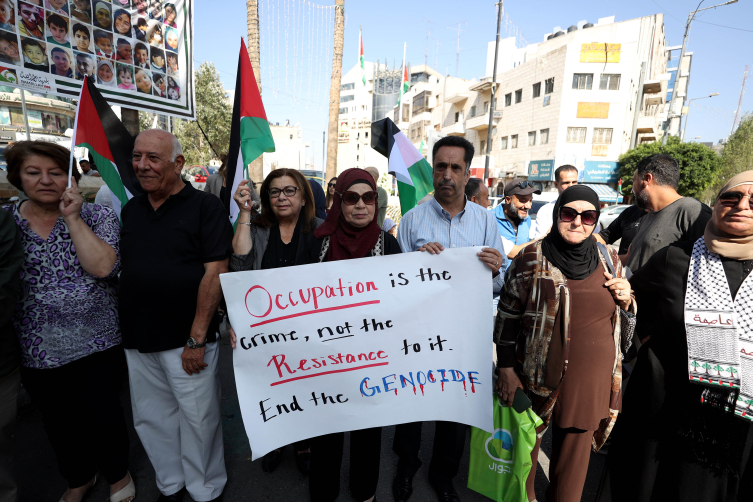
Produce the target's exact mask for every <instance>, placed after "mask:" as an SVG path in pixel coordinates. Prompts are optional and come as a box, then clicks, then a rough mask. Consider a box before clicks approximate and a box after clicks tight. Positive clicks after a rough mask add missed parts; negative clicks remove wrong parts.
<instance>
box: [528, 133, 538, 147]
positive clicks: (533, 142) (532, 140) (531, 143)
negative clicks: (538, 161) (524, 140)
mask: <svg viewBox="0 0 753 502" xmlns="http://www.w3.org/2000/svg"><path fill="white" fill-rule="evenodd" d="M528 146H536V131H531V132H529V133H528Z"/></svg>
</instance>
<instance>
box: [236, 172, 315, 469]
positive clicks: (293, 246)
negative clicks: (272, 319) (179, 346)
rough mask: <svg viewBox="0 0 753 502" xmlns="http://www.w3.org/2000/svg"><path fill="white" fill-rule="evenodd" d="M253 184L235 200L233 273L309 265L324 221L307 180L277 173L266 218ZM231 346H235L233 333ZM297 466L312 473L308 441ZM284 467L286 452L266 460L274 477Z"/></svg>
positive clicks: (265, 195) (264, 193)
mask: <svg viewBox="0 0 753 502" xmlns="http://www.w3.org/2000/svg"><path fill="white" fill-rule="evenodd" d="M253 195H254V194H253V192H252V189H251V188H250V187H249V186H248V181H246V180H244V181H241V182H240V184H239V185H238V188H237V190H236V191H235V194H234V195H233V199H234V200H235V202H236V204H238V208H239V209H240V213H239V215H238V224H237V225H236V229H235V236H234V237H233V254H232V256H231V257H230V264H229V266H228V269H229V270H230V271H231V272H238V271H242V270H267V269H270V268H281V267H290V266H293V265H303V264H306V263H308V261H309V256H310V254H311V249H312V248H314V247H315V246H316V244H317V243H316V240H315V239H314V230H315V229H316V228H317V227H318V226H319V225H320V224H321V223H322V220H320V219H318V218H316V217H315V216H314V211H315V207H314V194H313V193H312V192H311V186H310V185H309V183H308V182H307V181H306V178H304V177H303V175H302V174H301V173H300V171H297V170H295V169H275V170H274V171H272V172H271V173H269V175H268V176H267V177H266V178H265V179H264V183H262V185H261V190H260V200H261V214H259V213H257V212H256V211H255V208H256V207H257V206H258V203H257V202H255V201H254V200H253V198H252V197H253ZM230 344H231V345H232V347H233V348H235V346H236V336H235V332H234V331H233V330H232V328H231V330H230ZM295 449H296V452H297V455H296V466H297V467H298V470H299V471H301V473H302V474H304V475H306V474H308V471H309V462H310V452H309V444H308V441H299V442H297V443H295ZM281 461H282V448H280V449H278V450H272V451H271V452H269V453H267V454H266V455H264V458H263V459H262V462H261V467H262V469H263V470H264V471H265V472H272V471H274V470H275V469H277V467H278V466H279V465H280V462H281Z"/></svg>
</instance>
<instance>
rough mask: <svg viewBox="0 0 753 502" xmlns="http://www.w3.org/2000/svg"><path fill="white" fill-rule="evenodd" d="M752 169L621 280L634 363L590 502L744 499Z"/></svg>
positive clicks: (752, 358)
mask: <svg viewBox="0 0 753 502" xmlns="http://www.w3.org/2000/svg"><path fill="white" fill-rule="evenodd" d="M752 195H753V171H746V172H743V173H740V174H738V175H736V176H734V177H732V178H731V179H730V180H729V181H728V182H727V184H726V185H724V187H723V188H722V189H721V191H720V192H719V194H718V195H717V198H716V200H715V202H714V206H713V211H712V216H711V220H709V222H708V223H707V224H706V228H705V231H704V234H703V236H702V237H701V238H699V239H697V240H689V241H684V242H679V243H677V244H673V245H671V246H669V247H666V248H664V249H661V250H659V251H657V252H656V253H654V255H653V256H652V257H651V258H649V260H648V261H647V262H646V264H645V265H643V266H642V267H641V268H640V269H639V270H638V271H637V272H636V273H635V274H634V275H633V277H631V279H630V283H631V284H632V286H633V288H634V290H635V296H636V298H637V299H638V300H640V303H641V312H640V315H639V317H638V328H639V330H638V333H639V334H640V336H641V342H642V345H641V348H640V351H639V352H638V363H637V364H636V365H635V371H634V372H633V374H632V375H631V377H630V382H629V383H628V388H627V390H626V394H625V406H624V409H625V413H624V414H623V415H622V416H621V417H620V420H619V422H620V425H619V433H618V434H616V435H615V437H614V440H613V441H612V445H611V446H610V448H609V457H608V460H607V476H606V479H605V483H604V484H603V486H602V493H601V497H600V499H599V500H600V501H603V502H609V501H620V502H622V501H625V502H627V501H630V502H648V501H649V500H652V501H653V500H674V501H681V502H689V501H695V500H708V501H712V500H713V501H743V500H746V501H750V500H753V422H752V421H751V417H750V415H751V413H753V276H752V275H751V274H750V272H751V270H753V210H751V207H752V204H751V201H750V199H751V196H752Z"/></svg>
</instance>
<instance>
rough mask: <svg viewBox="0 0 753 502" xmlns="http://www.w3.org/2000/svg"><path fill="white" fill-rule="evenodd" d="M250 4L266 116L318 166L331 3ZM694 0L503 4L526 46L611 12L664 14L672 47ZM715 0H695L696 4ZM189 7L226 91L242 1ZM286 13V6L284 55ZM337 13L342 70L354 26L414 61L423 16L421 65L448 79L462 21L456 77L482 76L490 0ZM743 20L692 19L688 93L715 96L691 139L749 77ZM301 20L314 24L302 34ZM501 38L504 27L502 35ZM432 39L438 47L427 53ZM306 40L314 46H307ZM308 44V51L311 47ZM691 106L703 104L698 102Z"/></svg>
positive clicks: (742, 5) (725, 118)
mask: <svg viewBox="0 0 753 502" xmlns="http://www.w3.org/2000/svg"><path fill="white" fill-rule="evenodd" d="M259 1H260V3H261V6H262V26H261V29H262V63H263V64H264V63H265V61H266V62H267V63H269V61H272V64H271V66H272V70H271V71H270V70H269V68H267V70H266V72H265V70H264V69H262V87H263V90H262V98H263V100H264V105H265V108H266V111H267V117H268V118H269V120H270V121H272V122H280V123H284V122H285V121H286V120H290V123H291V124H296V123H300V125H301V127H303V133H304V139H305V140H306V141H307V142H308V143H310V144H311V145H312V148H310V149H309V150H308V156H309V157H313V159H314V162H315V166H316V168H317V169H319V168H320V167H321V162H322V131H325V130H326V129H327V120H328V115H327V101H328V99H329V75H328V74H326V73H323V71H324V70H325V69H326V67H325V65H324V58H323V54H324V50H325V48H324V47H322V45H321V41H322V40H324V38H325V37H324V32H323V31H318V30H317V28H321V27H322V25H323V24H324V20H325V16H324V15H325V14H329V13H331V12H332V10H331V9H328V10H326V11H324V10H321V9H311V8H309V7H307V6H306V4H303V2H301V0H259ZM698 1H700V0H656V1H654V0H632V1H630V2H616V1H612V2H605V1H603V0H602V1H592V0H580V1H577V2H576V1H572V0H571V1H569V2H562V1H548V0H547V1H536V0H507V1H506V2H505V10H506V12H507V14H508V15H509V17H510V19H511V20H512V21H513V22H514V23H515V25H516V26H517V27H518V28H519V30H520V32H521V33H522V34H523V36H524V37H525V38H526V39H527V40H528V41H529V42H531V43H534V42H538V41H541V40H542V39H543V36H544V34H545V33H549V32H550V31H551V30H552V28H553V27H555V26H561V27H563V28H566V27H568V26H570V25H573V24H576V23H577V22H578V21H580V20H582V19H586V20H588V21H589V22H594V23H595V22H596V21H597V20H598V18H601V17H607V16H615V21H624V20H627V19H633V18H636V17H641V16H646V15H651V14H656V13H664V14H665V20H664V22H665V29H666V36H667V39H668V42H669V43H670V44H671V45H680V44H681V43H682V36H683V32H684V27H685V20H686V19H687V16H688V13H689V12H690V11H691V10H694V9H695V8H696V6H697V5H698ZM722 1H723V0H708V1H704V3H703V5H702V7H706V6H711V5H715V4H717V3H722ZM194 5H195V19H194V37H195V42H194V60H195V61H196V63H197V64H199V63H201V62H202V61H205V60H206V61H211V62H213V63H214V65H215V66H216V67H217V68H218V69H219V70H220V75H221V77H222V80H223V83H224V85H225V88H227V89H232V88H233V87H235V70H236V67H237V64H238V48H239V44H240V37H244V39H245V37H246V5H245V2H244V1H241V0H234V1H232V2H230V1H229V0H223V1H222V2H221V3H218V2H209V1H206V0H201V1H195V3H194ZM219 5H221V7H219ZM302 5H303V6H304V7H305V8H306V9H307V10H306V12H307V13H314V14H315V17H314V18H313V21H314V22H312V18H311V17H309V16H308V15H307V16H305V19H304V16H299V17H298V18H297V19H295V18H294V16H293V15H292V13H293V12H296V11H295V9H294V7H295V6H298V7H299V8H300V7H301V6H302ZM319 5H325V4H319ZM329 5H331V4H329ZM285 12H290V15H289V17H288V19H289V24H288V30H287V45H288V49H287V58H286V56H285V29H284V28H285V15H284V14H285ZM345 12H346V28H345V47H344V57H343V69H344V71H347V70H348V69H350V68H351V67H352V66H353V65H355V64H356V62H357V43H358V28H359V26H360V27H361V28H362V30H363V39H364V52H365V56H366V59H367V60H369V61H373V60H375V59H379V60H380V61H381V62H382V63H384V60H385V58H387V60H388V62H389V65H390V66H392V64H393V61H395V62H396V63H397V65H399V64H400V60H401V59H402V52H403V42H407V44H408V51H407V59H408V61H409V62H410V63H411V64H413V65H416V64H423V62H424V52H425V47H426V31H427V22H428V27H429V29H430V31H431V35H430V41H429V51H428V61H429V65H431V66H434V65H435V60H438V64H437V65H436V66H438V68H437V70H438V71H439V72H440V73H445V72H446V71H447V72H448V73H449V74H450V75H453V76H454V75H455V54H456V45H455V44H456V40H457V31H453V30H451V29H448V27H450V26H453V25H454V26H457V23H458V22H464V23H467V24H463V25H461V29H463V30H465V31H464V32H463V33H461V37H460V49H461V52H460V68H459V76H460V77H461V78H467V79H471V78H480V77H482V76H484V71H485V65H486V46H487V43H488V42H489V41H492V40H494V37H495V34H496V16H495V12H496V11H495V8H494V1H493V0H483V1H482V0H463V1H458V0H454V1H447V0H419V1H413V2H406V1H404V0H402V1H396V0H379V1H378V2H374V1H363V0H359V1H354V0H346V2H345ZM317 13H318V15H317ZM276 15H279V16H280V21H279V23H277V21H276V17H274V19H275V21H274V24H272V25H266V22H267V20H269V19H270V18H272V17H273V16H276ZM328 19H331V17H329V18H328ZM751 19H753V4H752V2H751V0H740V1H739V2H738V3H736V4H732V5H728V6H724V7H720V8H718V9H713V10H709V11H706V12H704V13H701V14H699V16H698V17H697V18H696V21H694V23H693V26H692V29H691V33H690V39H689V44H688V50H689V51H692V52H693V54H694V59H693V68H692V74H691V82H690V92H689V97H690V98H696V97H701V96H705V95H708V94H710V93H713V92H718V93H720V95H719V96H717V97H714V98H710V99H704V100H700V101H697V102H695V103H693V108H691V114H690V123H689V128H688V130H687V132H686V137H685V139H686V140H693V139H694V138H695V137H696V136H700V137H701V139H699V141H713V142H714V143H716V142H717V141H718V140H719V139H721V138H724V137H726V136H727V135H728V134H729V131H730V129H731V127H732V116H733V113H734V111H735V109H736V108H737V103H738V99H739V95H740V86H741V84H742V75H743V69H744V67H745V65H746V64H748V65H750V66H751V69H752V71H751V73H752V74H751V75H750V78H749V80H751V81H753V25H751V23H750V20H751ZM700 21H703V22H700ZM305 23H308V25H306V24H305ZM710 23H711V24H710ZM717 25H723V26H727V27H728V28H725V27H722V26H717ZM306 26H308V27H314V29H313V30H311V31H306V30H307V28H306ZM729 27H731V28H729ZM732 28H737V29H732ZM265 30H266V31H265ZM300 33H304V34H305V35H304V37H305V41H303V42H299V43H297V44H296V43H294V40H295V36H296V34H300ZM270 35H274V36H273V37H272V38H273V39H276V45H275V42H274V41H267V38H266V37H267V36H270ZM504 36H505V28H504V26H503V30H502V37H504ZM275 37H276V38H275ZM437 40H438V41H439V43H440V44H441V45H440V46H439V49H438V51H436V52H435V50H436V41H437ZM312 43H313V46H312V45H310V44H312ZM328 43H329V44H331V40H328ZM309 47H315V48H316V49H315V50H314V51H313V52H310V51H309ZM296 52H298V54H296ZM301 53H302V54H301ZM270 55H271V56H272V57H271V59H270ZM312 56H313V57H312ZM317 56H319V58H318V62H317ZM286 61H287V77H286V72H285V67H286V64H285V62H286ZM697 105H702V106H703V108H702V107H700V106H697ZM742 111H743V112H746V111H748V112H751V111H753V82H749V85H748V89H747V93H746V96H745V99H744V101H743V106H742ZM312 149H313V150H312Z"/></svg>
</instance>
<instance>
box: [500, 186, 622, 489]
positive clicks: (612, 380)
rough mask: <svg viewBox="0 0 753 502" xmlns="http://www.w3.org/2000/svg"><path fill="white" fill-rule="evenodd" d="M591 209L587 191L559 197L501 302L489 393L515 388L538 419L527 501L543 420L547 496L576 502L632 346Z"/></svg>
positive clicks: (508, 396) (618, 267)
mask: <svg viewBox="0 0 753 502" xmlns="http://www.w3.org/2000/svg"><path fill="white" fill-rule="evenodd" d="M598 208H599V197H598V196H597V195H596V192H594V191H593V190H592V189H591V188H588V187H586V186H583V185H574V186H572V187H570V188H568V189H567V190H565V191H564V192H563V193H562V195H560V197H559V199H558V200H557V203H556V204H555V206H554V212H553V216H554V219H555V224H554V225H552V230H551V231H550V232H549V235H547V236H546V237H545V238H544V239H543V240H541V241H537V242H534V243H532V244H530V245H528V246H527V247H526V248H524V249H523V250H522V251H521V253H520V254H518V256H517V257H516V258H515V259H514V260H513V261H512V264H511V265H510V267H509V268H508V269H507V276H506V278H505V287H504V289H503V291H502V296H501V297H500V299H499V306H498V311H497V320H496V325H495V327H494V340H495V342H496V344H497V361H498V362H497V364H498V367H499V380H498V381H497V391H498V392H499V396H500V398H501V399H502V400H503V401H505V402H507V403H508V404H512V402H513V399H514V396H515V393H516V391H517V389H518V388H521V389H523V391H525V393H526V394H527V395H528V397H529V398H530V399H531V402H532V403H533V411H535V412H536V413H537V414H538V415H539V416H540V417H541V418H542V420H543V421H544V425H542V426H541V428H540V429H539V430H538V440H537V442H536V447H535V448H534V450H533V452H532V453H531V458H532V460H533V467H532V469H531V473H530V475H529V477H528V481H527V491H528V499H529V500H531V501H533V500H535V498H536V496H535V491H534V485H533V482H534V479H535V477H536V463H537V458H538V452H539V447H540V445H541V437H542V436H543V435H544V432H545V430H546V428H547V427H548V426H549V425H550V423H551V424H552V425H553V427H552V429H553V430H552V442H553V444H552V458H551V465H550V467H549V479H550V484H549V488H548V490H547V499H548V500H549V501H550V502H563V501H565V502H570V501H574V502H575V501H580V499H581V494H582V491H583V484H584V482H585V479H586V473H587V471H588V461H589V457H590V452H591V449H592V447H593V449H594V450H596V451H598V449H599V448H601V446H602V445H603V444H604V441H606V438H607V437H608V436H609V432H610V430H611V428H612V425H613V423H614V420H615V418H616V417H617V412H618V410H619V409H620V385H621V380H622V352H623V351H625V350H626V349H627V347H628V346H629V343H630V340H631V339H632V330H633V327H634V326H635V316H634V313H635V303H634V301H633V299H632V296H631V292H630V284H629V283H628V282H627V280H626V279H625V278H624V277H625V274H624V272H623V270H622V264H621V263H620V259H619V257H618V256H617V253H616V252H615V251H613V250H607V248H606V247H603V248H601V247H600V246H599V245H597V244H596V241H595V240H594V239H593V238H592V237H591V234H592V233H593V231H594V227H595V226H596V223H597V222H598V219H599V211H598ZM521 382H522V383H521Z"/></svg>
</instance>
